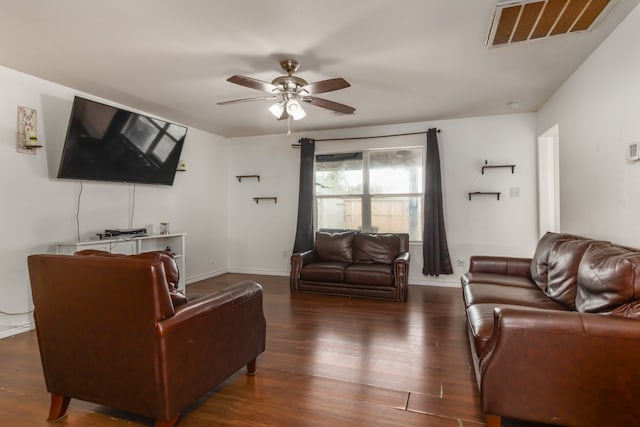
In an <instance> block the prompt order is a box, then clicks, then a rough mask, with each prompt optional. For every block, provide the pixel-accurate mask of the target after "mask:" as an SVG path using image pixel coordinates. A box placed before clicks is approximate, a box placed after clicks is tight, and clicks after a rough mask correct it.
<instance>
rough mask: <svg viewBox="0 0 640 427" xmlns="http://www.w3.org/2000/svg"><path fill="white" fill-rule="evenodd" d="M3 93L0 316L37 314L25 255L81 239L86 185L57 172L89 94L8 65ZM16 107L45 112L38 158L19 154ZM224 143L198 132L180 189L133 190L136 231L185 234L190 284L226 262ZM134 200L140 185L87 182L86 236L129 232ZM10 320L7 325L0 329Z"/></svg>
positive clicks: (192, 135)
mask: <svg viewBox="0 0 640 427" xmlns="http://www.w3.org/2000/svg"><path fill="white" fill-rule="evenodd" d="M0 87H1V88H2V97H1V98H0V183H1V184H0V200H2V216H1V217H0V218H1V219H2V221H1V224H2V229H3V232H2V240H3V244H2V246H1V249H0V251H1V252H0V277H1V278H2V279H0V311H3V312H9V313H19V312H27V311H29V310H30V309H31V307H32V304H31V295H30V291H29V278H28V273H27V264H26V259H27V256H28V255H29V254H34V253H44V252H50V251H51V250H52V245H53V244H55V243H56V242H63V241H75V240H76V209H77V202H78V195H79V191H80V182H79V181H73V180H68V181H67V180H57V179H55V174H56V173H57V166H58V162H59V159H60V153H61V148H62V143H63V140H64V137H65V132H66V127H67V122H68V120H69V114H70V111H71V105H72V102H73V96H74V95H76V94H78V95H82V96H87V95H86V94H82V93H79V92H77V91H74V90H73V89H70V88H67V87H64V86H60V85H56V84H53V83H51V82H48V81H45V80H42V79H38V78H35V77H32V76H28V75H26V74H22V73H19V72H16V71H13V70H10V69H7V68H3V67H0ZM87 97H91V96H87ZM95 99H97V98H95ZM97 100H100V99H97ZM105 102H107V103H110V102H109V101H106V100H105ZM111 104H113V103H111ZM19 105H22V106H26V107H30V108H35V109H36V110H37V111H38V137H39V142H40V143H42V144H43V145H44V148H41V149H39V150H38V152H37V154H36V155H30V154H21V153H18V152H17V150H16V137H17V129H16V127H17V125H16V123H17V107H18V106H19ZM227 144H228V141H227V140H226V139H224V138H222V137H219V136H216V135H213V134H211V133H207V132H203V131H200V130H198V129H193V128H191V129H189V131H188V134H187V138H186V142H185V145H184V149H183V154H182V158H183V159H184V160H185V162H186V164H187V169H188V171H187V172H184V173H178V175H177V176H176V179H175V183H174V186H173V187H167V186H149V185H137V186H136V187H135V211H134V220H133V226H134V227H138V226H146V225H147V224H153V225H154V226H155V227H156V231H158V228H157V227H158V225H159V223H160V222H161V221H169V222H170V223H171V228H172V231H175V232H186V233H188V235H187V239H186V242H187V247H186V254H187V258H186V263H187V265H186V269H187V280H188V281H193V280H194V279H197V278H200V277H207V276H210V275H213V274H216V273H218V272H222V271H224V268H225V267H226V265H227V259H226V244H225V243H226V238H227V232H226V223H227V207H226V199H227V182H226V177H227V170H226V168H227V164H226V157H227V149H226V147H227ZM133 193H134V189H133V185H129V184H115V183H114V184H108V183H96V182H88V181H85V182H84V184H83V191H82V199H81V205H80V238H81V239H88V238H90V237H92V236H94V234H95V233H98V232H101V231H103V230H104V229H105V228H116V227H118V228H127V227H129V212H130V209H131V207H132V206H133V204H132V200H133ZM5 320H6V319H3V318H0V326H1V325H2V322H3V321H5ZM0 329H1V328H0Z"/></svg>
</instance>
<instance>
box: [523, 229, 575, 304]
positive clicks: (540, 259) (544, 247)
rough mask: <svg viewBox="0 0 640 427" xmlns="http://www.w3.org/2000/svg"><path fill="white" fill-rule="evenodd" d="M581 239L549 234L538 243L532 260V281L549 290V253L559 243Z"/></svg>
mask: <svg viewBox="0 0 640 427" xmlns="http://www.w3.org/2000/svg"><path fill="white" fill-rule="evenodd" d="M576 239H580V237H578V236H574V235H572V234H564V233H552V232H547V233H546V234H545V235H544V236H542V237H541V238H540V240H539V241H538V246H537V247H536V252H535V254H534V255H533V259H532V260H531V271H530V273H531V279H533V281H534V282H535V284H536V285H537V286H538V287H539V288H540V289H541V290H542V291H543V292H546V289H547V279H548V275H549V251H551V248H552V247H553V245H554V244H555V243H556V242H558V241H568V240H576Z"/></svg>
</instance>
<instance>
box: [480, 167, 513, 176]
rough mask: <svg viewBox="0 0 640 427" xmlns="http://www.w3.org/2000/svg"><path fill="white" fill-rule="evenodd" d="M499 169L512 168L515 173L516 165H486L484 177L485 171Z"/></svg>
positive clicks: (483, 168)
mask: <svg viewBox="0 0 640 427" xmlns="http://www.w3.org/2000/svg"><path fill="white" fill-rule="evenodd" d="M499 168H510V169H511V173H512V174H513V173H515V170H516V165H484V166H482V175H484V170H485V169H499Z"/></svg>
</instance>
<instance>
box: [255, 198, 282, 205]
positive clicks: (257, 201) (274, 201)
mask: <svg viewBox="0 0 640 427" xmlns="http://www.w3.org/2000/svg"><path fill="white" fill-rule="evenodd" d="M253 200H255V202H256V205H257V204H258V203H260V200H273V203H278V198H277V197H254V198H253Z"/></svg>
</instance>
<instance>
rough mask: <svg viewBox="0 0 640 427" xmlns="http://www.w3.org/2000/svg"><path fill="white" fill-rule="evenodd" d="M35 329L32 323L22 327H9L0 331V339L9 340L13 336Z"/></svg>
mask: <svg viewBox="0 0 640 427" xmlns="http://www.w3.org/2000/svg"><path fill="white" fill-rule="evenodd" d="M35 328H36V325H35V323H33V322H29V323H26V324H24V325H16V326H10V327H8V328H7V329H2V330H0V339H3V338H9V337H12V336H14V335H19V334H21V333H23V332H29V331H31V330H33V329H35Z"/></svg>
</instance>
